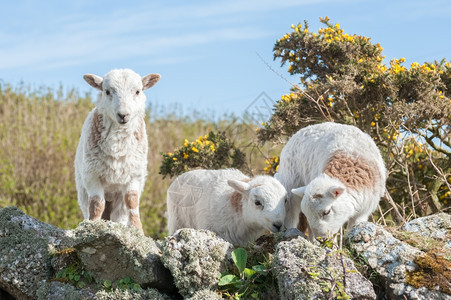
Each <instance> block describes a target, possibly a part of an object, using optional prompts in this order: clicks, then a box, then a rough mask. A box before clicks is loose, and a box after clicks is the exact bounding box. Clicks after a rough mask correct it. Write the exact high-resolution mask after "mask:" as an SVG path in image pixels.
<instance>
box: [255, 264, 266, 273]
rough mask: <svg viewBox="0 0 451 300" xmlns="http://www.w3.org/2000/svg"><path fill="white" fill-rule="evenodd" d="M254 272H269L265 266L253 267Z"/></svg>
mask: <svg viewBox="0 0 451 300" xmlns="http://www.w3.org/2000/svg"><path fill="white" fill-rule="evenodd" d="M252 270H254V271H255V272H266V271H267V269H266V267H265V266H263V265H255V266H252Z"/></svg>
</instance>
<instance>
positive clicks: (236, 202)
mask: <svg viewBox="0 0 451 300" xmlns="http://www.w3.org/2000/svg"><path fill="white" fill-rule="evenodd" d="M242 197H243V196H242V195H241V194H240V193H239V192H237V191H235V192H233V193H232V196H231V197H230V204H231V205H232V208H233V210H234V211H235V212H236V213H238V214H241V213H242V212H243V203H242V202H241V199H242Z"/></svg>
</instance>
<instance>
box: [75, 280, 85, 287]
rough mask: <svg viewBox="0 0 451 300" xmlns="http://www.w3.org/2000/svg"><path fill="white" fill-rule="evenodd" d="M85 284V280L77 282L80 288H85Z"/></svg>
mask: <svg viewBox="0 0 451 300" xmlns="http://www.w3.org/2000/svg"><path fill="white" fill-rule="evenodd" d="M85 285H86V284H85V283H84V282H83V281H79V282H78V283H77V287H78V288H80V289H82V288H84V287H85Z"/></svg>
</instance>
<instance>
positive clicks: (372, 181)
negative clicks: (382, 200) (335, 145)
mask: <svg viewBox="0 0 451 300" xmlns="http://www.w3.org/2000/svg"><path fill="white" fill-rule="evenodd" d="M324 173H325V174H327V175H329V176H330V177H334V178H337V179H338V180H340V181H341V182H343V184H344V185H345V186H346V187H348V188H351V189H354V190H359V189H362V188H365V187H373V186H374V185H376V183H377V180H378V178H379V177H380V174H379V170H378V169H377V166H376V165H375V164H374V163H373V162H370V161H367V160H365V159H363V158H360V157H353V156H349V155H347V154H345V153H343V152H340V151H337V152H335V153H334V154H333V155H332V156H331V158H330V160H329V162H328V164H327V165H326V167H325V169H324Z"/></svg>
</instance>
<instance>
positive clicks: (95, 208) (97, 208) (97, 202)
mask: <svg viewBox="0 0 451 300" xmlns="http://www.w3.org/2000/svg"><path fill="white" fill-rule="evenodd" d="M104 209H105V203H102V200H101V199H100V197H99V196H94V197H91V198H89V220H98V219H100V217H101V216H102V213H103V210H104Z"/></svg>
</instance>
